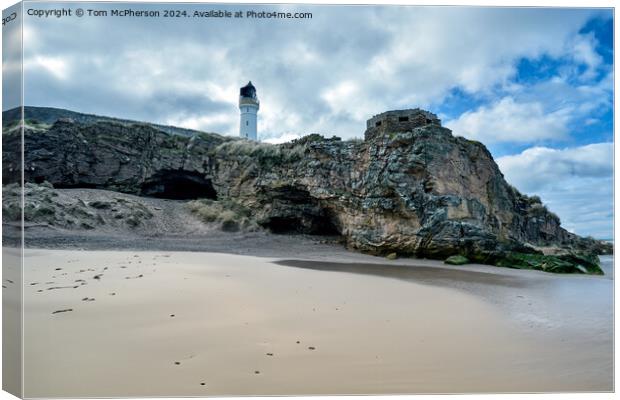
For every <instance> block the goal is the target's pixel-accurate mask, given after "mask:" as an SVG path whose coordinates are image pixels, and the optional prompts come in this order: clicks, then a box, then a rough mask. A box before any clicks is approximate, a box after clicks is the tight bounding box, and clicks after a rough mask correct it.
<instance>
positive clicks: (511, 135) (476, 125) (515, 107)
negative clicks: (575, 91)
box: [446, 97, 571, 143]
mask: <svg viewBox="0 0 620 400" xmlns="http://www.w3.org/2000/svg"><path fill="white" fill-rule="evenodd" d="M570 118H571V114H570V112H569V110H567V109H560V110H558V111H555V112H551V113H547V112H546V110H545V108H544V107H543V105H542V104H541V103H537V102H534V103H517V102H516V101H515V100H514V99H513V98H512V97H504V98H502V99H501V100H499V101H498V102H497V103H495V104H492V105H490V106H481V107H480V108H478V109H477V110H476V111H468V112H465V113H463V114H461V116H460V117H459V118H457V119H456V120H452V121H448V122H446V126H447V127H449V128H450V129H452V130H453V131H454V133H455V134H458V135H461V136H465V137H467V138H470V139H475V140H479V141H481V142H484V143H493V142H525V143H532V142H538V141H541V140H545V139H565V138H566V137H567V133H568V128H567V123H568V121H569V120H570Z"/></svg>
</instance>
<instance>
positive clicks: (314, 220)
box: [263, 212, 340, 236]
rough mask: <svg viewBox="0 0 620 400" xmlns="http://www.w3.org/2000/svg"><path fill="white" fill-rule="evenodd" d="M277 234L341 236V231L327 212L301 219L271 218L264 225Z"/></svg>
mask: <svg viewBox="0 0 620 400" xmlns="http://www.w3.org/2000/svg"><path fill="white" fill-rule="evenodd" d="M263 227H264V228H267V229H269V231H270V232H271V233H275V234H294V233H305V234H308V235H320V236H340V230H339V229H338V227H337V226H336V224H334V222H333V220H332V218H330V216H329V214H328V213H326V212H321V213H320V214H318V215H314V214H312V215H308V214H306V215H302V216H300V217H271V218H269V219H268V220H267V222H266V223H264V224H263Z"/></svg>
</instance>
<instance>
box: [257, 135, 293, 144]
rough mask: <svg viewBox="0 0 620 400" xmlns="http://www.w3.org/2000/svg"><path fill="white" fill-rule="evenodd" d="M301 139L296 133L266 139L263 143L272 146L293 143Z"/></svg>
mask: <svg viewBox="0 0 620 400" xmlns="http://www.w3.org/2000/svg"><path fill="white" fill-rule="evenodd" d="M300 137H301V135H299V134H296V133H285V134H283V135H281V136H279V137H276V138H269V139H265V140H261V141H262V142H265V143H271V144H280V143H286V142H291V141H293V140H295V139H299V138H300Z"/></svg>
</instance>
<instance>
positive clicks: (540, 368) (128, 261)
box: [24, 249, 613, 397]
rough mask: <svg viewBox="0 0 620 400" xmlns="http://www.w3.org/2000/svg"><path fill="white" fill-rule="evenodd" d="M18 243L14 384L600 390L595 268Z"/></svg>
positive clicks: (604, 333)
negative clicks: (20, 264)
mask: <svg viewBox="0 0 620 400" xmlns="http://www.w3.org/2000/svg"><path fill="white" fill-rule="evenodd" d="M25 255H26V259H25V263H26V269H25V271H24V279H25V282H24V292H25V294H24V296H25V309H26V315H25V321H24V323H25V330H26V332H25V337H24V345H25V353H24V356H25V368H24V371H25V374H24V378H25V380H26V385H25V393H24V394H25V396H27V397H39V396H45V397H87V396H88V397H93V396H96V397H102V396H124V397H126V396H156V395H157V396H208V395H266V394H290V395H293V394H363V393H369V394H378V393H454V392H540V391H611V390H612V389H613V387H612V385H613V382H612V373H613V371H612V337H613V336H612V316H613V314H612V305H613V302H612V295H613V292H612V291H613V280H611V279H610V277H609V276H605V277H591V276H566V275H551V274H545V273H540V272H536V271H516V270H509V269H501V268H495V267H487V266H467V267H447V266H445V265H443V264H441V263H439V262H435V261H426V260H397V261H394V262H390V261H386V260H383V259H378V258H375V257H369V256H363V255H351V256H349V255H348V253H345V252H343V254H341V255H330V256H329V257H321V256H317V257H306V258H305V259H304V257H301V255H300V257H297V258H296V259H293V258H269V257H256V256H244V255H233V254H219V253H205V252H169V251H165V252H164V251H90V250H89V251H80V250H37V249H26V251H25ZM312 258H314V259H312ZM317 258H318V259H317ZM351 261H354V262H351ZM382 264H383V265H382Z"/></svg>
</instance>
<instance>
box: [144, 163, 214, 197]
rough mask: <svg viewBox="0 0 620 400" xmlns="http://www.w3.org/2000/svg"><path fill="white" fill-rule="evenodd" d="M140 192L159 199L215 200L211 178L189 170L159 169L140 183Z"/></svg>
mask: <svg viewBox="0 0 620 400" xmlns="http://www.w3.org/2000/svg"><path fill="white" fill-rule="evenodd" d="M140 193H141V194H142V195H143V196H149V197H157V198H160V199H171V200H194V199H211V200H217V192H216V191H215V188H214V187H213V184H212V182H211V180H210V179H208V178H205V177H204V176H203V175H202V174H200V173H198V172H190V171H171V170H164V171H159V172H157V173H156V174H155V175H153V176H152V177H151V178H149V179H148V180H147V181H146V182H144V184H142V188H141V191H140Z"/></svg>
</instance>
